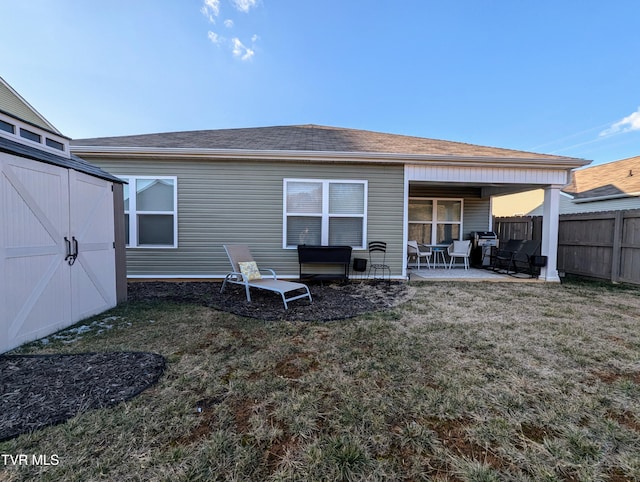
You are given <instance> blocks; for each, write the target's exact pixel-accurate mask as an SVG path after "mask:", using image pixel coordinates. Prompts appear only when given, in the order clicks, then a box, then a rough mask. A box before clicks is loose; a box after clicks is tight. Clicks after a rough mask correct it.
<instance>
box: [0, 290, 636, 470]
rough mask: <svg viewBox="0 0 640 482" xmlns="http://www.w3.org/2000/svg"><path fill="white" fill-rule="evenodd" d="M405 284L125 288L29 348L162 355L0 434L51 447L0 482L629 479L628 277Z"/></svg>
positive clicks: (9, 448)
mask: <svg viewBox="0 0 640 482" xmlns="http://www.w3.org/2000/svg"><path fill="white" fill-rule="evenodd" d="M412 294H413V296H412V298H411V299H410V300H409V301H407V302H405V303H404V304H402V305H399V306H396V307H394V308H392V309H388V310H386V311H381V312H377V313H372V314H369V315H362V316H360V317H358V318H355V319H350V320H342V321H334V322H329V323H316V322H305V323H301V322H284V321H282V322H262V321H258V320H254V319H247V318H241V317H238V316H235V315H230V314H228V313H222V312H219V311H216V310H215V309H213V308H209V307H204V306H198V305H195V304H179V303H165V302H155V303H154V302H136V303H130V304H127V305H124V306H121V307H119V308H117V309H114V310H112V311H110V312H109V313H106V314H104V315H101V316H100V317H97V318H95V319H94V322H93V324H92V325H90V326H96V327H99V326H100V323H101V320H104V319H107V318H108V319H109V324H110V325H111V327H110V329H108V330H99V329H95V330H89V331H88V332H84V333H82V334H74V335H73V336H69V337H64V336H62V337H60V338H57V339H55V341H54V342H52V343H50V344H48V345H47V346H41V345H38V344H37V343H36V344H32V345H29V346H27V347H25V349H24V351H25V352H31V353H62V352H66V353H67V352H83V351H107V350H135V351H139V350H144V351H153V352H157V353H160V354H162V355H164V356H165V357H166V358H167V360H168V364H167V369H166V372H165V375H164V377H163V378H162V379H161V380H160V382H159V383H158V384H157V385H156V386H154V387H153V388H151V389H150V390H148V391H145V392H143V393H142V394H141V395H140V396H138V397H136V398H135V399H133V400H131V401H129V402H125V403H122V404H120V405H117V406H115V407H112V408H108V409H101V410H93V411H87V412H85V413H82V414H80V415H78V416H76V417H74V418H73V419H71V420H70V421H68V422H67V423H65V424H62V425H59V426H54V427H48V428H45V429H43V430H40V431H37V432H34V433H31V434H27V435H23V436H20V437H18V438H16V439H13V440H10V441H7V442H4V443H2V444H0V453H1V454H12V455H16V454H47V455H52V454H55V455H56V456H57V457H58V458H59V464H58V465H55V466H11V465H10V464H9V465H4V467H3V466H2V465H0V480H7V481H17V480H34V479H38V480H52V481H53V480H65V481H74V480H77V481H88V480H161V481H165V480H166V481H181V480H182V481H187V480H203V481H207V480H260V481H262V480H271V481H277V480H452V481H456V480H460V481H493V480H516V481H518V480H522V481H538V480H549V481H553V480H567V481H573V480H576V481H577V480H611V481H623V480H640V455H639V454H640V433H639V430H640V363H639V359H640V326H639V325H638V320H640V292H639V290H638V289H633V288H631V289H629V288H625V287H612V286H609V285H602V284H593V283H569V284H564V285H548V284H514V283H505V284H499V283H491V284H484V283H453V282H450V283H433V282H431V283H424V284H412ZM0 463H2V461H1V460H0ZM2 470H4V472H1V471H2Z"/></svg>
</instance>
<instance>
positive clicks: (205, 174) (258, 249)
mask: <svg viewBox="0 0 640 482" xmlns="http://www.w3.org/2000/svg"><path fill="white" fill-rule="evenodd" d="M84 157H85V158H87V160H90V161H91V162H93V163H94V164H96V165H98V166H100V167H103V168H105V169H108V170H109V171H110V172H112V173H114V174H116V175H123V176H124V175H144V176H154V175H157V176H177V182H178V248H177V249H153V248H130V249H127V273H128V275H129V276H134V277H218V276H221V275H224V274H225V273H226V272H228V271H229V269H230V266H229V261H228V259H227V256H226V253H225V252H224V249H223V247H222V245H223V244H234V243H246V244H248V245H249V246H250V248H251V251H252V253H253V255H254V257H255V259H256V261H257V262H258V264H259V265H260V266H263V267H272V268H274V269H276V271H277V272H278V274H279V275H282V276H297V275H298V262H297V259H298V258H297V251H296V250H295V249H293V250H291V249H283V248H282V236H283V234H282V231H283V180H284V179H285V178H300V179H348V180H366V181H368V223H367V230H368V231H367V239H368V240H369V241H372V240H382V241H386V242H387V243H388V244H389V247H388V254H387V261H388V264H390V265H391V267H392V272H393V274H394V275H400V274H401V271H402V261H403V260H402V232H403V226H402V219H403V217H402V215H403V199H404V196H403V187H404V174H403V167H402V166H391V165H389V166H387V165H374V164H371V165H363V164H358V165H355V164H354V165H347V164H337V163H290V162H275V161H274V162H271V161H244V160H243V161H232V160H222V161H221V160H183V159H144V160H126V159H123V160H114V159H106V158H105V159H100V158H89V156H84ZM353 256H354V257H359V258H363V257H364V258H366V257H368V254H367V252H366V251H355V250H354V253H353Z"/></svg>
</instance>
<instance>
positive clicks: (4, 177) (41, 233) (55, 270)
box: [0, 78, 126, 353]
mask: <svg viewBox="0 0 640 482" xmlns="http://www.w3.org/2000/svg"><path fill="white" fill-rule="evenodd" d="M114 210H117V212H118V213H122V210H123V206H122V181H120V180H119V179H118V178H116V177H114V176H112V175H111V174H109V173H107V172H106V171H103V170H102V169H99V168H97V167H96V166H93V165H91V164H89V163H88V162H86V161H84V160H82V159H80V158H79V157H76V156H74V155H72V154H71V153H70V150H69V138H67V137H65V136H63V135H62V134H61V133H60V132H59V131H58V130H57V129H56V128H55V127H53V126H52V125H51V124H50V123H49V122H48V121H47V120H46V119H45V118H44V117H42V116H41V115H40V114H39V113H38V112H37V111H36V110H35V109H33V107H31V106H30V105H29V104H28V103H27V102H26V101H25V100H24V99H23V98H22V97H21V96H20V95H19V94H18V93H17V92H16V91H15V90H13V89H12V88H11V87H10V86H9V85H8V84H7V83H6V82H5V81H4V80H3V79H2V78H0V226H1V227H2V228H1V231H0V353H3V352H5V351H7V350H10V349H12V348H15V347H17V346H19V345H21V344H22V343H24V342H26V341H30V340H33V339H37V338H40V337H43V336H46V335H49V334H51V333H53V332H55V331H57V330H60V329H62V328H64V327H66V326H69V325H71V324H73V323H75V322H77V321H80V320H81V319H83V318H86V317H88V316H91V315H95V314H98V313H100V312H102V311H104V310H106V309H109V308H112V307H113V306H115V305H116V304H117V303H118V302H119V301H123V300H125V299H126V267H125V266H124V226H123V225H122V223H121V222H120V219H121V217H122V216H121V214H120V215H118V216H114ZM114 222H115V223H116V224H114Z"/></svg>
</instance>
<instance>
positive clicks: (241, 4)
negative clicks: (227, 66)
mask: <svg viewBox="0 0 640 482" xmlns="http://www.w3.org/2000/svg"><path fill="white" fill-rule="evenodd" d="M229 3H230V4H231V5H232V6H233V7H235V9H236V10H238V11H240V12H244V13H248V12H249V10H251V9H252V8H254V7H255V6H256V5H257V3H258V0H229ZM200 12H201V13H202V14H203V15H204V16H205V17H206V18H207V20H209V22H211V23H212V24H216V23H217V20H218V18H220V12H221V0H202V7H201V8H200ZM225 17H226V18H225ZM225 17H222V18H225V20H224V21H223V25H224V26H225V27H226V28H227V29H228V30H232V29H234V28H235V22H234V20H233V19H231V18H228V17H227V15H226V13H225ZM218 30H219V29H218ZM229 36H231V34H229ZM207 38H208V39H209V41H210V42H211V43H212V44H214V45H217V46H222V47H225V48H229V50H231V53H232V54H233V56H234V57H236V58H238V59H240V60H243V61H247V60H251V59H252V58H253V56H254V55H255V53H256V51H255V44H256V42H257V41H258V38H259V37H258V36H257V35H255V34H254V35H253V36H252V37H251V41H250V45H245V43H243V42H242V40H240V37H239V36H238V35H237V34H236V35H235V36H234V37H233V38H231V39H230V40H229V39H228V38H227V37H225V36H224V35H221V34H220V33H218V32H214V31H212V30H209V32H208V33H207ZM247 43H249V42H247Z"/></svg>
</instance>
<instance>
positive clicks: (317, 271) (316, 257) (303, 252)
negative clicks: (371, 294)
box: [298, 244, 352, 281]
mask: <svg viewBox="0 0 640 482" xmlns="http://www.w3.org/2000/svg"><path fill="white" fill-rule="evenodd" d="M351 250H352V248H351V246H311V245H306V244H301V245H299V246H298V263H299V265H300V272H299V276H300V279H312V280H320V281H322V280H332V279H339V280H348V279H349V264H350V263H351ZM332 266H333V267H334V269H335V267H339V268H340V271H339V272H335V271H328V270H327V269H322V268H323V267H328V268H330V267H332Z"/></svg>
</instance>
